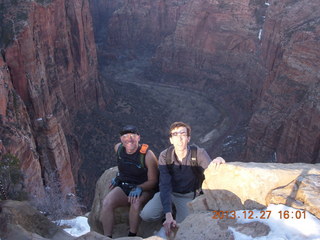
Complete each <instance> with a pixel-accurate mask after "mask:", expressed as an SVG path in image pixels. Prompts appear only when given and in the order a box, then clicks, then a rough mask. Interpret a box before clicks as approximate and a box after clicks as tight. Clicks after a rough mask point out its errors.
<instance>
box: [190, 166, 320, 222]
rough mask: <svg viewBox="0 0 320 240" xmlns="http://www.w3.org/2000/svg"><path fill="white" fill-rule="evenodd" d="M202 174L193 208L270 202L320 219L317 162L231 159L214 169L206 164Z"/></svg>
mask: <svg viewBox="0 0 320 240" xmlns="http://www.w3.org/2000/svg"><path fill="white" fill-rule="evenodd" d="M205 176H206V179H205V181H204V183H203V185H202V188H203V191H204V195H202V196H200V197H199V198H197V199H195V200H194V201H193V202H191V204H190V207H191V209H192V210H193V211H201V210H208V209H216V210H223V211H224V210H225V211H227V210H240V209H262V208H265V207H266V206H267V205H268V204H270V203H273V204H285V205H287V206H291V207H294V208H299V209H304V210H307V211H310V213H312V214H314V215H315V216H317V217H318V218H320V214H319V210H320V205H319V202H318V199H317V197H316V196H319V194H320V192H319V188H318V187H317V186H319V181H320V178H319V177H320V165H319V164H303V163H294V164H279V163H253V162H251V163H241V162H233V163H227V164H223V165H221V166H220V167H219V168H218V169H216V168H215V166H214V165H212V164H210V165H209V167H208V169H206V171H205ZM281 189H283V190H281ZM284 193H285V194H284ZM277 196H279V197H277ZM280 196H281V197H280Z"/></svg>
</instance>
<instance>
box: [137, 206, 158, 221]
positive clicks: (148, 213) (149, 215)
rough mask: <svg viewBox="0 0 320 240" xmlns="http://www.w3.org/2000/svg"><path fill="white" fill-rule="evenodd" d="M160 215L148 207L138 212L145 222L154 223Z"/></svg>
mask: <svg viewBox="0 0 320 240" xmlns="http://www.w3.org/2000/svg"><path fill="white" fill-rule="evenodd" d="M161 215H162V214H161V213H160V214H158V212H156V211H155V209H151V208H149V207H144V208H143V209H142V211H141V212H140V217H141V219H142V220H143V221H145V222H155V221H157V220H159V219H160V218H161Z"/></svg>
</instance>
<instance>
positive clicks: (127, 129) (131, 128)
mask: <svg viewBox="0 0 320 240" xmlns="http://www.w3.org/2000/svg"><path fill="white" fill-rule="evenodd" d="M126 133H134V134H138V135H140V134H139V131H138V129H137V127H135V126H133V125H127V126H124V127H123V128H122V129H121V131H120V136H122V135H124V134H126Z"/></svg>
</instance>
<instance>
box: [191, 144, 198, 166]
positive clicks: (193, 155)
mask: <svg viewBox="0 0 320 240" xmlns="http://www.w3.org/2000/svg"><path fill="white" fill-rule="evenodd" d="M190 150H191V166H198V162H197V146H196V145H190Z"/></svg>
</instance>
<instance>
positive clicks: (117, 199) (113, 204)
mask: <svg viewBox="0 0 320 240" xmlns="http://www.w3.org/2000/svg"><path fill="white" fill-rule="evenodd" d="M128 205H129V203H128V197H127V195H126V194H125V193H124V192H123V191H122V189H121V188H120V187H116V188H114V189H112V190H111V191H110V192H109V193H108V194H107V196H106V197H105V198H104V199H103V202H102V209H101V213H100V221H101V222H102V226H103V232H104V235H106V236H111V235H112V229H113V221H114V209H116V208H117V207H122V206H128Z"/></svg>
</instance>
